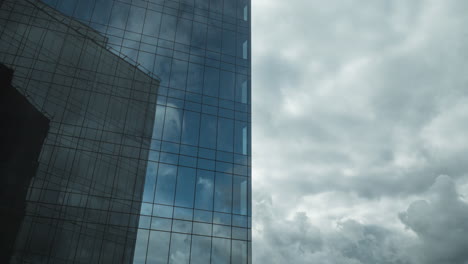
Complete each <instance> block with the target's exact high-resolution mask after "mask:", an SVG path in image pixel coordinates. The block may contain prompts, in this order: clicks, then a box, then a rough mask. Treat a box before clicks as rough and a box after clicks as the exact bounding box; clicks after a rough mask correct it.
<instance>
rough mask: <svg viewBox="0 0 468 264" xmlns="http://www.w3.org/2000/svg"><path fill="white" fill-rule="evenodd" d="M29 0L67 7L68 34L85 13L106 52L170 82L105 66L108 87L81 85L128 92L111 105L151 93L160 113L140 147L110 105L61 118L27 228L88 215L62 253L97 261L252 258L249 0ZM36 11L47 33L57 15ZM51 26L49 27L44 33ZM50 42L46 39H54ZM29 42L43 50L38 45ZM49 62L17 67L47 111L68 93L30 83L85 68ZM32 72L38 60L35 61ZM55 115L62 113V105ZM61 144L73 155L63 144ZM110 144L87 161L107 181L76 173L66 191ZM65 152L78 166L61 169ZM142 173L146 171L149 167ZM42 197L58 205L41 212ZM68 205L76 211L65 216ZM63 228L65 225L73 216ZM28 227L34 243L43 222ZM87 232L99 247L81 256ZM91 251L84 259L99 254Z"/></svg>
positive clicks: (33, 189) (46, 204) (107, 92)
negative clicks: (145, 86) (111, 121)
mask: <svg viewBox="0 0 468 264" xmlns="http://www.w3.org/2000/svg"><path fill="white" fill-rule="evenodd" d="M7 2H8V1H7ZM10 2H12V1H10ZM24 2H26V3H29V4H31V5H33V6H34V7H35V8H36V9H37V8H38V7H39V8H40V9H41V10H43V11H44V10H45V11H47V12H52V11H50V9H51V8H48V7H47V6H50V7H52V8H53V9H56V10H58V11H59V12H60V13H62V14H64V15H66V16H69V17H70V19H69V18H66V19H65V18H64V19H63V20H64V21H66V22H65V24H66V26H64V27H63V28H61V29H59V30H56V31H57V32H60V33H61V34H62V35H64V36H66V35H68V34H69V32H68V31H69V28H70V27H71V26H75V25H74V24H75V23H77V22H75V21H79V24H80V25H79V26H75V27H77V28H78V30H84V29H85V30H86V32H87V37H88V38H92V39H93V40H94V41H95V42H102V43H105V46H106V49H107V50H108V51H110V52H112V53H113V54H115V55H118V56H119V57H121V58H124V59H125V60H127V61H129V62H130V63H132V64H133V65H134V66H136V67H137V69H140V70H139V71H136V72H144V73H146V74H147V75H150V76H151V77H153V79H155V78H156V77H155V76H158V77H157V79H158V80H159V81H160V82H158V89H153V90H151V91H150V92H141V91H138V92H137V91H134V90H136V89H133V87H132V89H126V88H128V85H129V84H128V82H126V81H130V83H135V82H138V81H140V80H139V79H138V78H135V77H132V78H127V79H125V78H123V79H124V80H122V83H125V84H122V85H120V87H121V88H122V89H116V88H115V87H116V84H117V83H118V84H120V81H119V82H118V81H112V82H111V83H109V81H108V80H106V78H105V76H102V77H103V79H104V80H100V79H98V80H97V82H96V83H98V84H99V86H100V89H98V90H96V89H95V88H94V87H89V86H76V87H73V88H74V89H75V90H76V91H82V92H83V93H93V94H100V95H102V96H101V97H104V98H105V97H106V96H107V97H109V96H111V97H116V98H118V100H116V101H113V102H111V101H109V100H107V101H106V103H107V104H119V103H122V102H125V100H129V99H131V100H133V101H134V102H135V107H137V108H139V111H140V112H144V111H146V112H147V111H148V108H151V106H149V107H148V106H147V105H144V103H145V102H148V101H150V102H155V103H156V104H155V106H153V107H152V110H153V116H151V117H150V118H149V119H151V118H152V119H154V121H153V120H149V119H147V120H146V123H147V124H152V127H151V129H150V131H151V132H150V133H140V136H139V140H140V141H143V142H145V143H144V144H140V145H139V146H135V145H134V144H132V143H128V142H132V141H131V140H130V141H127V140H125V139H126V138H127V137H128V138H131V137H134V135H135V131H116V129H115V127H111V128H107V127H104V128H103V127H102V125H101V126H100V127H99V128H97V126H99V124H98V123H99V122H100V121H101V120H106V118H107V116H108V113H107V112H108V110H103V111H102V112H99V114H101V115H100V116H99V114H97V115H98V116H97V117H95V118H94V121H93V122H90V124H85V123H84V122H83V123H81V124H62V123H63V120H66V118H63V117H61V119H60V121H59V122H57V125H56V128H53V129H51V131H50V133H49V136H48V138H47V141H46V143H45V145H44V149H43V152H42V156H41V158H43V159H44V160H47V161H48V162H47V164H44V166H41V167H40V168H39V171H38V177H36V178H35V179H34V180H33V183H32V184H31V186H30V191H29V198H28V199H29V200H31V201H35V204H34V206H33V207H34V208H31V211H30V213H31V215H34V218H31V219H29V218H28V219H27V220H25V221H24V222H25V223H24V230H35V228H34V226H36V225H38V226H40V225H44V224H47V225H49V226H54V225H56V224H57V223H58V222H60V223H63V224H64V225H68V224H69V223H70V222H68V221H77V220H76V219H80V221H81V222H80V224H79V225H80V226H81V227H80V230H79V231H78V230H74V229H69V230H70V231H69V233H70V234H73V235H71V236H70V237H69V238H68V239H69V241H70V243H75V245H70V249H69V251H70V252H71V251H74V253H75V254H74V255H73V257H70V256H68V258H67V257H65V258H63V257H62V259H63V261H65V262H64V263H66V260H70V259H73V260H75V261H77V263H81V262H80V260H83V259H84V260H86V261H89V260H94V261H97V262H96V263H107V262H112V261H116V259H118V261H117V262H122V261H123V260H125V261H126V262H133V263H233V264H237V263H251V180H250V177H251V155H250V153H251V144H250V134H251V131H250V130H251V125H250V124H251V118H250V52H251V51H250V43H251V41H250V17H249V16H250V14H249V13H250V12H249V10H250V1H246V0H224V1H222V0H202V1H200V0H196V1H189V0H185V1H183V0H181V1H163V0H150V1H144V0H140V1H135V0H133V1H130V0H126V1H123V0H122V1H117V0H85V1H70V0H44V1H43V2H44V3H46V4H47V6H44V5H42V4H41V3H40V2H37V1H32V0H26V1H24ZM16 5H19V4H18V3H17V4H16ZM3 10H4V8H3V7H2V12H3ZM33 12H36V15H34V14H27V16H28V19H29V24H30V25H31V24H32V23H34V24H35V25H41V27H43V28H44V30H43V31H44V32H46V33H44V32H43V33H42V34H47V31H50V30H51V28H50V25H47V21H48V20H50V18H43V17H42V16H41V15H37V12H38V11H33ZM3 13H4V14H3V15H2V17H1V19H4V20H11V12H10V13H8V14H6V13H5V12H3ZM24 17H26V16H24ZM63 17H65V16H63ZM41 20H43V22H40V21H41ZM38 21H39V23H38ZM41 23H43V24H44V26H43V24H41ZM84 25H86V26H87V27H86V26H84ZM91 28H92V29H93V30H91ZM5 34H6V32H2V35H5ZM29 34H31V32H29ZM25 35H26V33H25ZM41 37H42V38H44V36H42V35H41V36H38V38H41ZM22 39H24V36H23V37H21V38H20V39H19V40H18V45H19V46H21V45H24V41H22ZM44 46H45V47H41V49H42V50H44V49H45V48H47V47H49V45H44ZM24 50H25V52H29V51H30V50H31V53H34V51H35V50H37V48H35V47H28V48H24ZM54 51H55V50H54ZM2 53H3V51H2ZM65 54H68V53H67V52H65ZM15 56H16V57H15V59H16V61H14V62H11V64H12V65H15V64H17V63H19V60H18V59H17V58H18V57H19V56H18V54H15ZM25 57H26V56H25ZM2 60H8V58H2ZM29 61H30V62H33V63H38V62H40V63H41V64H42V61H41V58H29ZM113 63H114V62H112V63H111V64H110V65H109V66H111V65H113ZM29 65H30V64H29ZM26 68H27V67H26ZM65 68H66V67H65ZM18 69H20V67H18ZM18 69H17V72H18V71H19V70H18ZM41 69H42V73H43V74H42V75H41V76H40V77H38V78H36V77H35V76H24V78H17V79H18V81H17V82H18V87H19V86H21V87H26V89H25V91H24V93H25V94H30V95H31V97H32V98H33V99H34V100H35V101H37V105H39V106H42V110H43V111H44V112H53V111H50V110H49V109H46V108H47V107H46V106H47V105H48V104H50V102H54V98H55V101H60V100H63V98H64V95H63V94H61V93H59V94H55V91H54V92H49V91H48V90H47V89H32V90H31V89H29V87H32V86H42V87H50V86H53V85H54V83H56V82H57V81H55V79H56V78H60V77H61V78H62V79H64V80H63V81H64V82H70V81H71V82H72V83H73V82H80V81H81V80H83V81H84V80H86V78H87V77H82V76H83V75H79V76H74V78H72V80H68V78H67V77H68V76H70V73H69V72H66V70H63V72H61V69H60V67H56V68H54V69H52V70H47V67H41ZM30 72H34V71H33V70H31V69H27V70H25V73H28V74H30ZM89 74H92V75H95V74H96V72H92V73H89ZM121 74H122V75H125V73H121ZM97 75H99V72H98V74H97ZM114 75H115V76H113V78H114V79H116V78H117V76H119V77H120V73H119V74H114ZM57 76H60V77H57ZM21 82H25V83H27V85H25V84H24V83H21ZM126 85H127V86H126ZM130 86H132V85H131V84H130ZM45 90H47V93H44V91H45ZM49 90H50V89H49ZM128 90H131V92H130V93H129V91H128ZM155 91H157V94H155ZM71 99H72V100H69V99H67V100H65V105H67V106H68V105H69V106H70V107H75V109H76V111H77V112H79V115H82V114H83V111H84V112H85V113H87V114H88V115H89V116H92V115H96V113H94V112H93V111H88V112H87V109H86V107H83V104H82V102H81V101H80V102H74V101H73V99H74V97H71ZM87 100H88V104H89V102H92V101H93V100H96V101H97V100H98V99H92V97H91V96H90V97H89V98H88V99H87ZM62 104H63V102H62ZM80 108H84V109H80ZM135 113H138V111H137V112H135ZM53 114H54V118H55V115H57V116H59V115H60V113H55V112H53ZM135 116H136V115H127V117H130V118H127V119H126V120H125V121H123V122H122V121H120V120H122V119H119V118H117V119H118V120H119V121H120V122H121V123H124V124H125V123H126V122H127V120H129V121H128V122H130V120H131V119H132V118H133V117H135ZM59 118H60V117H57V120H59ZM52 123H54V122H52ZM117 123H119V122H117ZM153 124H154V125H153ZM52 127H55V126H54V125H52ZM56 148H60V149H61V150H63V152H64V153H67V154H66V155H62V154H61V155H58V154H57V153H56V152H57V151H54V149H56ZM101 152H102V153H103V154H102V155H101V156H100V157H99V159H98V160H96V161H89V162H90V163H93V164H94V168H91V167H92V165H88V166H90V168H89V170H92V171H93V172H90V174H92V175H94V174H96V175H101V176H99V177H100V178H102V179H101V180H102V181H96V182H93V181H92V180H90V179H79V180H77V179H73V184H72V186H73V188H70V187H69V186H68V185H70V184H69V183H68V182H71V179H67V180H65V181H67V183H66V184H65V186H66V187H65V190H63V189H60V190H57V186H58V185H60V183H57V182H60V181H64V180H63V175H65V174H69V173H70V168H72V167H73V166H74V165H73V164H81V163H83V164H85V163H86V161H84V160H86V159H87V161H88V160H92V159H93V158H95V155H96V153H101ZM61 153H62V152H61ZM86 156H87V157H88V158H84V157H86ZM57 160H60V162H59V161H57ZM56 163H64V164H67V165H68V167H67V166H64V167H63V168H57V167H56V166H55V164H56ZM115 163H117V164H115ZM97 164H113V165H115V166H116V168H115V169H114V171H104V170H102V169H101V171H100V168H98V166H96V165H97ZM85 166H86V165H85ZM129 168H131V169H129ZM142 168H143V170H145V171H143V172H142V171H141V170H142ZM132 170H139V172H138V173H134V175H138V176H137V177H134V178H136V180H135V181H134V184H133V185H132V184H130V186H133V188H128V186H127V185H126V184H128V182H126V181H123V182H124V183H123V184H121V185H122V186H119V184H120V183H119V180H118V179H119V176H114V175H113V174H122V175H123V174H129V173H131V171H132ZM142 174H144V177H143V178H142V177H139V176H140V175H142ZM40 175H47V177H39V176H40ZM125 177H126V176H125ZM120 178H124V177H120ZM116 179H117V180H116ZM116 181H117V183H116ZM139 186H141V188H139ZM90 190H94V191H90ZM116 193H119V195H116ZM54 195H55V196H57V195H58V196H61V198H60V203H57V202H56V201H55V200H53V201H52V200H50V199H47V198H44V199H42V198H39V197H49V196H50V197H52V196H54ZM62 196H63V197H62ZM63 201H70V202H69V203H65V202H63ZM65 204H66V206H64V205H65ZM39 207H40V208H48V209H47V210H48V211H44V212H43V213H39V211H40V210H39V209H37V208H39ZM83 208H84V209H83ZM64 211H65V213H64ZM28 212H29V211H28ZM72 212H73V213H72ZM63 215H65V216H64V217H68V218H67V219H61V218H60V217H61V216H63ZM39 216H40V217H39ZM38 219H39V220H38ZM56 219H61V220H60V221H58V220H56ZM62 220H66V221H62ZM38 221H42V222H40V223H37V222H38ZM90 226H93V227H94V229H93V228H92V227H90ZM101 229H104V230H105V231H101ZM63 230H67V229H66V228H65V227H63ZM84 230H86V231H88V230H95V232H96V233H98V232H101V236H100V235H99V234H98V235H94V236H93V235H88V234H87V235H84V236H83V235H82V234H81V233H80V232H83V233H85V232H84ZM24 232H26V233H27V232H29V234H23V235H22V236H24V237H25V240H28V239H29V241H24V244H25V245H27V244H28V243H29V244H30V243H34V241H31V240H32V239H34V237H35V234H31V232H33V231H24ZM108 234H114V235H115V237H114V238H116V237H118V238H119V239H115V241H119V243H120V244H119V245H120V246H121V247H120V248H119V247H118V246H115V245H114V249H112V250H110V252H117V251H119V250H118V248H119V249H122V248H125V250H120V252H122V253H119V254H115V255H113V256H112V255H111V256H110V259H106V258H105V257H103V256H102V255H101V253H100V252H102V250H106V247H109V248H110V247H112V246H109V244H111V243H104V242H102V241H106V239H107V241H110V242H112V241H113V238H110V239H109V238H107V237H105V238H102V236H106V235H108ZM51 236H52V237H53V236H54V235H51ZM82 236H83V237H86V239H87V241H88V242H90V243H91V244H96V243H98V244H99V245H100V248H99V249H98V250H95V252H93V253H92V254H90V255H89V256H88V255H87V256H82V255H83V254H84V253H83V250H82V252H79V251H80V250H79V249H80V247H82V246H83V245H84V244H85V243H86V242H82V239H81V237H82ZM76 237H79V239H77V238H76ZM51 239H52V240H54V238H51ZM55 240H57V239H55ZM77 241H78V242H77ZM132 245H133V246H132ZM73 247H75V249H72V248H73ZM25 248H26V247H25ZM23 250H24V249H23ZM26 251H28V250H26ZM23 253H24V254H23V255H25V254H26V253H27V254H30V253H31V252H23ZM55 253H56V252H54V250H50V251H48V253H47V254H45V255H43V256H42V259H49V260H50V259H54V260H55V261H56V262H59V259H61V258H60V257H58V255H56V254H55ZM19 255H20V254H19ZM86 261H84V262H83V263H89V262H86ZM59 263H60V262H59Z"/></svg>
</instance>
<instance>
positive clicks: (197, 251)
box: [190, 236, 211, 264]
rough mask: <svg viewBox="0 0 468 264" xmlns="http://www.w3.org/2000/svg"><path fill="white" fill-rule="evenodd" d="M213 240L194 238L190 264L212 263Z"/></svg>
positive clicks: (200, 237)
mask: <svg viewBox="0 0 468 264" xmlns="http://www.w3.org/2000/svg"><path fill="white" fill-rule="evenodd" d="M210 252H211V239H210V238H209V237H202V236H193V237H192V254H191V257H190V264H207V263H210Z"/></svg>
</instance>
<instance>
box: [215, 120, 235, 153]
mask: <svg viewBox="0 0 468 264" xmlns="http://www.w3.org/2000/svg"><path fill="white" fill-rule="evenodd" d="M217 141H218V143H217V149H218V150H222V151H228V152H232V150H233V143H234V120H232V119H226V118H219V119H218V139H217Z"/></svg>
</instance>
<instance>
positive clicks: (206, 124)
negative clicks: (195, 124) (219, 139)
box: [200, 114, 217, 149]
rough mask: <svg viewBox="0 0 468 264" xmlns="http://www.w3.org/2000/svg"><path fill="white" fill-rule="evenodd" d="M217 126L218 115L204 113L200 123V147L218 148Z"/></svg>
mask: <svg viewBox="0 0 468 264" xmlns="http://www.w3.org/2000/svg"><path fill="white" fill-rule="evenodd" d="M216 128H217V119H216V117H215V116H212V115H205V114H202V117H201V125H200V147H205V148H212V149H214V148H216Z"/></svg>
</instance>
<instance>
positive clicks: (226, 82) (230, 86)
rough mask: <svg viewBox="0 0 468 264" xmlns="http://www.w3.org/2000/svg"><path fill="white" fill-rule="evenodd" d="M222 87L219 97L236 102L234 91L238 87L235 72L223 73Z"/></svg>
mask: <svg viewBox="0 0 468 264" xmlns="http://www.w3.org/2000/svg"><path fill="white" fill-rule="evenodd" d="M220 77H221V85H220V89H219V97H220V98H223V99H227V100H232V101H234V89H235V85H236V77H235V74H234V73H233V72H229V71H221V74H220Z"/></svg>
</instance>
